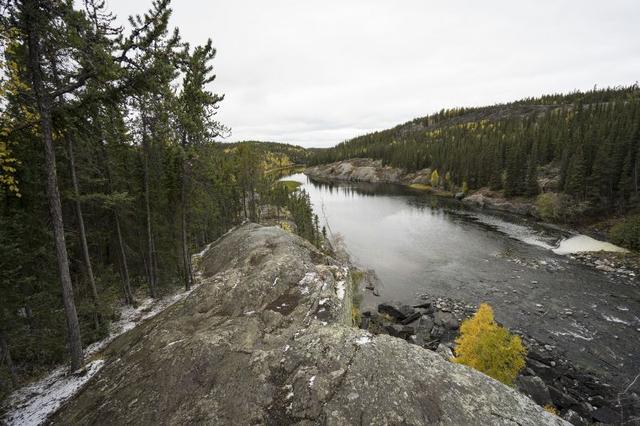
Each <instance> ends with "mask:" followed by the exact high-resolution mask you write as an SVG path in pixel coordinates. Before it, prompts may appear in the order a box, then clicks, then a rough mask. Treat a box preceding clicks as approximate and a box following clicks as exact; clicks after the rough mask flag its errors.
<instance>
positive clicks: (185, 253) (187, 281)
mask: <svg viewBox="0 0 640 426" xmlns="http://www.w3.org/2000/svg"><path fill="white" fill-rule="evenodd" d="M185 145H186V136H183V137H182V182H181V188H180V204H181V207H182V208H181V209H180V216H181V217H180V219H181V222H182V226H181V228H182V267H183V269H184V288H185V290H187V291H189V289H190V288H191V284H192V282H193V274H192V272H191V259H190V257H189V244H188V237H187V231H188V227H187V208H188V206H187V170H188V166H187V161H186V158H185V157H186V150H185Z"/></svg>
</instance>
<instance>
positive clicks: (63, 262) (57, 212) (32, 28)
mask: <svg viewBox="0 0 640 426" xmlns="http://www.w3.org/2000/svg"><path fill="white" fill-rule="evenodd" d="M26 9H27V10H28V11H29V12H30V14H29V16H28V24H27V31H28V38H29V65H28V66H29V71H30V74H31V79H32V83H33V94H34V97H35V100H36V103H37V108H38V112H39V114H40V131H41V133H42V141H43V143H44V151H45V170H46V174H47V200H48V203H49V211H50V215H51V225H52V227H53V236H54V240H55V249H56V257H57V260H58V272H59V274H60V283H61V284H62V301H63V304H64V310H65V316H66V320H67V331H68V336H69V350H70V353H71V369H72V370H77V369H79V368H80V367H81V366H82V363H83V354H82V341H81V339H80V325H79V323H78V314H77V312H76V305H75V303H74V301H73V287H72V285H71V274H70V273H69V258H68V255H67V244H66V241H65V237H64V223H63V221H62V205H61V203H60V192H59V190H58V176H57V172H56V154H55V149H54V146H53V139H52V129H51V109H50V102H51V100H50V99H48V96H47V94H46V93H45V92H44V84H43V82H42V76H41V72H42V70H41V68H40V40H39V35H38V33H37V26H38V17H37V16H33V15H31V14H34V15H35V14H36V13H37V9H38V5H37V4H35V2H33V1H29V2H27V7H26Z"/></svg>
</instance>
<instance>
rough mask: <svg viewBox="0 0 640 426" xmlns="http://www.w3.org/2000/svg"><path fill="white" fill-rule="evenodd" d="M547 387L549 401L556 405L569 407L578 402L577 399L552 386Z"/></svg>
mask: <svg viewBox="0 0 640 426" xmlns="http://www.w3.org/2000/svg"><path fill="white" fill-rule="evenodd" d="M548 389H549V395H550V396H551V401H552V402H553V405H555V406H556V407H560V408H570V407H574V406H575V405H577V404H578V401H577V400H576V399H575V398H574V397H572V396H571V395H568V394H567V393H565V392H563V391H561V390H560V389H558V388H556V387H554V386H549V387H548Z"/></svg>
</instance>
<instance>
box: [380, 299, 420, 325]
mask: <svg viewBox="0 0 640 426" xmlns="http://www.w3.org/2000/svg"><path fill="white" fill-rule="evenodd" d="M378 312H379V313H381V314H387V315H389V316H390V317H391V318H393V319H394V320H396V321H402V320H404V319H405V318H407V317H408V316H411V315H413V314H414V313H415V309H413V307H411V306H409V305H405V304H402V303H398V302H385V303H381V304H379V305H378Z"/></svg>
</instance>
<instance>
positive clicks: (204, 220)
mask: <svg viewBox="0 0 640 426" xmlns="http://www.w3.org/2000/svg"><path fill="white" fill-rule="evenodd" d="M0 10H1V11H2V15H1V20H0V34H1V38H0V49H1V53H2V55H1V58H0V60H1V63H0V66H1V67H2V71H1V73H0V93H1V95H2V96H1V101H0V107H1V108H2V116H1V118H0V270H1V271H2V273H1V274H0V295H1V297H0V398H1V397H2V396H3V395H5V394H6V393H7V392H8V391H9V390H10V389H11V388H13V387H15V386H18V385H19V383H20V382H22V381H25V380H27V379H29V378H30V377H32V376H34V375H37V374H39V373H40V372H42V371H44V370H46V369H48V368H50V367H51V366H53V365H57V364H59V363H61V362H64V361H67V360H68V361H70V364H71V368H72V370H76V369H78V368H80V367H81V366H82V365H83V361H84V360H83V348H84V347H86V346H87V345H88V344H89V343H91V342H94V341H96V340H99V339H101V338H102V337H104V336H105V335H107V333H108V332H109V323H110V322H111V321H112V320H114V319H116V318H117V307H118V306H120V305H121V304H123V303H124V304H128V305H131V306H136V304H137V303H139V301H140V299H141V298H144V297H149V296H150V297H153V298H158V297H161V296H162V295H164V294H166V293H169V292H174V291H175V289H176V288H179V287H183V288H185V289H189V288H190V287H191V286H192V285H193V280H194V277H193V271H192V265H191V254H192V253H194V252H195V250H197V249H199V248H200V247H202V246H203V245H205V244H206V243H209V242H211V241H213V240H215V238H217V237H218V236H220V235H222V234H223V233H224V232H226V231H227V230H228V229H229V228H231V227H232V226H234V225H236V224H238V223H241V222H242V221H243V220H247V219H251V220H258V219H259V211H260V208H261V206H262V205H263V204H265V203H266V202H270V201H271V200H273V199H274V195H273V194H274V193H275V192H277V191H279V189H278V188H279V186H278V185H275V184H274V183H273V181H272V180H269V178H268V176H267V175H266V174H265V173H264V171H265V170H266V169H268V168H269V167H270V165H269V164H267V163H266V162H265V161H264V156H262V155H260V154H259V153H260V152H261V151H260V149H261V148H256V146H255V144H235V145H234V146H233V149H232V150H230V149H229V147H228V146H227V145H226V144H221V143H219V142H215V140H216V139H219V138H220V137H222V136H225V135H227V134H229V132H230V129H228V128H226V127H225V126H224V125H222V124H221V123H220V122H218V121H217V120H216V111H217V109H218V107H219V105H220V103H221V102H222V101H223V99H224V96H223V95H219V94H216V93H214V92H212V91H211V89H210V88H211V85H212V84H213V82H214V79H215V73H214V69H213V60H214V58H215V55H216V50H215V48H214V47H213V44H212V42H211V40H208V41H207V42H206V43H204V44H202V45H199V46H190V45H189V44H188V43H186V42H184V41H183V40H182V38H181V36H180V32H179V31H178V29H177V28H175V29H174V28H172V27H171V26H170V22H169V21H170V16H171V8H170V2H169V0H156V1H154V2H153V4H152V6H151V7H150V9H149V10H148V11H146V12H145V13H143V14H141V15H137V16H133V17H131V18H130V19H129V26H128V29H127V30H125V29H124V28H122V27H120V26H117V25H115V17H114V16H113V15H112V14H111V13H110V12H109V11H108V10H107V9H106V7H105V3H104V2H103V1H101V0H82V1H75V2H73V1H67V0H2V1H0ZM280 150H281V151H282V150H283V149H282V148H281V149H280ZM274 155H275V154H274ZM279 158H281V159H282V157H279ZM283 161H284V160H283ZM300 197H301V195H299V194H297V193H291V192H286V193H284V194H282V195H281V197H280V198H279V203H280V204H281V205H282V206H291V208H292V209H293V206H294V205H295V206H296V211H300V212H302V213H299V214H298V217H294V221H295V223H296V224H297V223H300V226H299V228H300V229H301V230H302V229H306V226H307V223H308V222H309V221H310V220H311V221H312V213H311V206H310V203H308V199H307V202H303V203H302V204H301V202H300V201H299V200H300ZM303 204H304V205H303ZM300 206H302V207H300ZM305 232H307V231H305ZM307 233H308V232H307ZM305 237H307V238H309V239H311V238H310V236H309V235H305Z"/></svg>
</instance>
